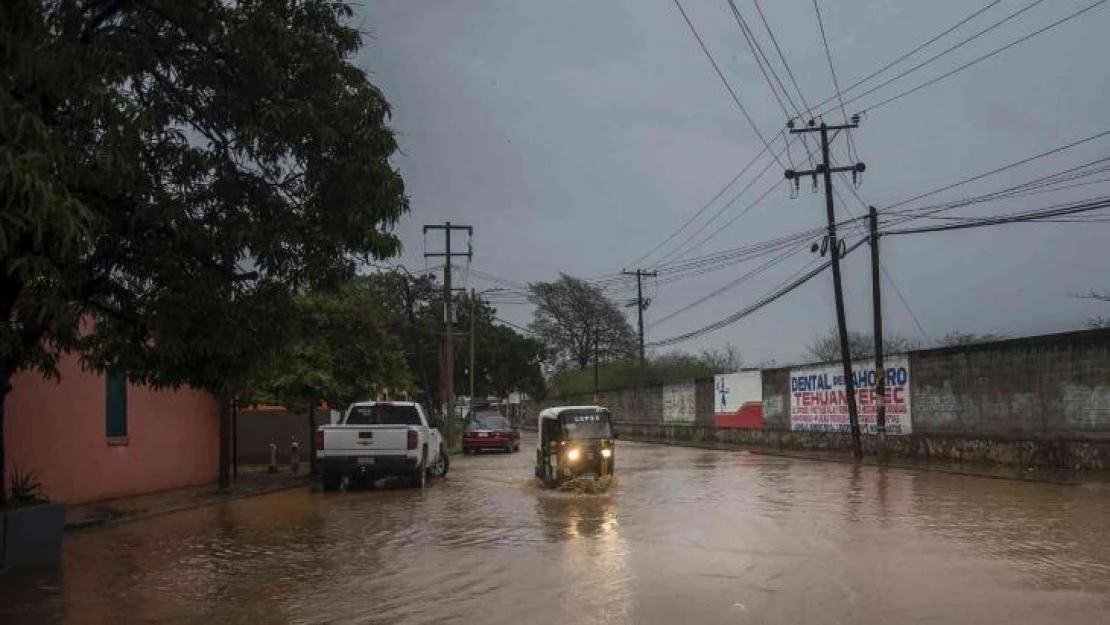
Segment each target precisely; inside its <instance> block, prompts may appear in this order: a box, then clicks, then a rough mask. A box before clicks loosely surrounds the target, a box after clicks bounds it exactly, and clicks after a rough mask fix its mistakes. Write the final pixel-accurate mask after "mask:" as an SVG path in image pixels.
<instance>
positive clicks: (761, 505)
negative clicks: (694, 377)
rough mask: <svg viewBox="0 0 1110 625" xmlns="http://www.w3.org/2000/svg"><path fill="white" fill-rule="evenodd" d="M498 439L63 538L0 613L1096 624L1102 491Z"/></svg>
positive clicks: (1102, 559)
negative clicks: (435, 470) (407, 469)
mask: <svg viewBox="0 0 1110 625" xmlns="http://www.w3.org/2000/svg"><path fill="white" fill-rule="evenodd" d="M532 444H533V442H532V440H531V439H528V438H527V437H526V439H525V441H524V446H523V448H522V451H521V452H520V453H519V454H515V455H512V456H508V455H500V454H490V455H483V456H479V457H469V456H468V457H455V458H454V465H453V467H452V470H451V474H450V476H449V477H448V478H447V479H446V480H435V481H431V482H429V485H428V487H427V488H426V489H425V490H424V491H418V490H405V489H398V490H378V491H373V492H351V493H329V494H326V495H325V494H322V493H319V492H313V491H311V490H309V489H298V490H293V491H286V492H282V493H277V494H273V495H267V496H262V497H256V498H252V499H245V500H240V501H234V502H229V503H226V504H222V505H219V506H213V507H208V508H202V509H197V510H193V511H189V512H182V513H177V514H172V515H167V516H162V517H156V518H152V519H148V520H145V521H137V522H133V523H127V524H121V525H118V526H114V527H105V528H100V529H93V530H86V531H82V532H77V533H73V534H70V535H69V536H67V538H66V546H65V555H64V562H63V564H62V566H61V567H60V568H59V569H58V570H57V571H53V572H45V573H40V574H36V575H24V576H7V577H5V578H0V622H3V623H5V624H14V623H71V622H74V623H77V622H80V623H83V622H94V623H95V622H118V623H136V622H168V623H282V622H294V623H307V622H365V623H446V622H459V623H478V622H488V623H520V622H537V623H561V624H567V623H803V622H805V623H853V624H861V623H875V624H879V623H883V624H888V623H1006V624H1008V625H1010V624H1016V623H1038V624H1041V623H1096V622H1107V614H1110V535H1108V534H1107V530H1106V528H1107V521H1108V520H1110V489H1108V488H1107V487H1105V486H1079V487H1069V486H1054V485H1045V484H1030V483H1019V482H1011V481H1004V480H995V479H985V478H976V477H966V476H956V475H948V474H940V473H929V472H912V471H904V470H898V469H885V470H883V469H876V468H874V467H853V466H852V465H849V464H841V463H822V462H813V461H806V460H794V459H787V458H779V457H771V456H760V455H753V454H748V453H739V452H728V451H707V450H699V449H688V448H678V447H664V446H651V445H643V444H635V443H630V442H621V443H620V445H619V450H618V459H617V475H618V482H617V484H616V486H615V487H614V488H613V489H612V490H611V491H610V492H609V493H608V494H606V495H574V494H566V493H555V492H550V491H544V490H542V489H540V488H537V487H536V486H535V485H534V484H533V481H532V480H531V471H532V469H531V463H532V461H533V455H532V449H533V448H532V447H531V446H530V445H532Z"/></svg>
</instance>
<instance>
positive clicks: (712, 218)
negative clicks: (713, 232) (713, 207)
mask: <svg viewBox="0 0 1110 625" xmlns="http://www.w3.org/2000/svg"><path fill="white" fill-rule="evenodd" d="M795 140H796V139H795V138H791V140H790V142H788V144H787V146H789V145H790V143H792V142H793V141H795ZM787 149H788V148H787ZM783 152H784V153H785V152H786V149H783ZM775 162H780V163H781V161H779V159H778V156H777V155H776V156H775ZM775 162H768V163H767V165H766V166H765V167H764V168H763V169H761V170H760V171H759V173H757V174H756V175H755V177H754V178H752V179H751V180H750V181H749V182H748V183H747V184H746V185H744V188H742V189H740V191H739V192H738V193H736V194H735V195H733V196H732V199H730V200H729V201H728V202H726V203H725V204H724V205H722V206H721V207H720V208H718V209H717V211H716V212H715V213H713V215H712V216H710V217H709V219H708V220H706V221H705V222H704V223H702V225H701V226H700V227H699V228H698V229H697V230H695V231H693V232H691V233H690V235H689V236H687V237H686V238H685V239H683V240H682V242H681V243H679V244H678V245H677V246H675V247H674V248H672V249H671V251H670V252H668V253H667V254H664V255H663V256H662V257H661V258H660V259H659V260H658V261H657V262H656V265H653V267H655V266H657V265H658V264H661V263H666V262H667V261H669V260H671V259H673V258H675V256H676V255H678V254H679V252H680V251H682V249H683V248H684V247H685V246H686V245H687V244H689V243H690V242H691V241H693V240H694V239H695V238H696V237H697V236H698V235H700V234H701V233H703V232H705V229H706V228H708V227H709V226H710V225H712V224H713V222H714V221H716V220H717V219H719V218H720V217H721V215H723V214H724V212H725V211H726V210H728V209H729V208H730V207H731V206H732V205H733V204H735V203H736V202H737V201H738V200H739V199H740V198H741V197H743V195H744V194H745V193H747V192H748V191H749V190H751V188H752V187H753V186H755V184H756V183H757V182H759V180H760V179H761V178H762V177H763V176H764V175H766V174H767V172H768V171H769V170H770V169H771V168H772V167H773V166H774V165H775ZM704 242H705V241H704V240H703V241H702V242H700V243H698V244H696V245H694V246H693V247H691V248H689V249H687V250H685V251H684V252H682V255H681V256H678V258H679V259H681V258H683V257H685V256H687V255H689V254H690V253H691V252H692V251H694V250H695V249H697V248H698V247H700V246H701V245H703V244H704Z"/></svg>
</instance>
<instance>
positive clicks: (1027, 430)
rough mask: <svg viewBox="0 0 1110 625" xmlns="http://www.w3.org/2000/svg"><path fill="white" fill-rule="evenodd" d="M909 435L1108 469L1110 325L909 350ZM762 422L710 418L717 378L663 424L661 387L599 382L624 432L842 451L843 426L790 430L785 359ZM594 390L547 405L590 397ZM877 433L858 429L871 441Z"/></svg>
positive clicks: (1005, 460)
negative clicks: (680, 420) (690, 415)
mask: <svg viewBox="0 0 1110 625" xmlns="http://www.w3.org/2000/svg"><path fill="white" fill-rule="evenodd" d="M909 361H910V403H911V411H912V416H911V418H912V423H913V434H912V435H907V436H892V437H890V438H889V439H888V440H889V443H888V449H889V451H890V452H891V453H892V454H893V455H905V456H911V457H915V458H922V459H937V460H945V461H953V460H954V461H984V462H994V463H1001V464H1015V465H1033V466H1051V467H1066V468H1072V469H1076V468H1082V469H1095V470H1108V469H1110V329H1108V330H1086V331H1081V332H1070V333H1064V334H1053V335H1044V336H1035V337H1027V338H1020V339H1011V340H1006V341H998V342H993V343H983V344H978V345H966V346H958V347H947V348H940V349H930V350H922V351H917V352H911V353H910V354H909ZM762 385H763V419H764V423H765V426H764V428H763V429H740V428H714V427H713V406H714V401H713V399H714V398H713V393H714V389H713V379H712V378H704V379H699V380H696V381H695V409H696V415H695V421H694V423H693V424H691V425H676V424H667V425H664V424H663V398H662V387H661V386H647V387H643V388H640V389H624V390H613V391H605V392H602V393H601V394H600V397H599V403H601V404H602V405H604V406H608V407H609V409H610V410H612V412H613V416H614V421H615V422H616V423H618V424H620V425H622V426H623V427H622V430H621V431H622V432H625V433H627V434H628V435H630V436H642V437H646V438H659V439H663V440H715V441H718V442H727V443H739V444H751V445H761V446H770V447H777V448H791V449H814V450H847V449H848V448H849V440H850V439H849V437H848V436H847V435H846V434H838V433H823V432H792V431H791V430H790V398H791V395H790V368H778V369H764V370H763V371H762ZM593 401H594V399H593V397H592V395H591V396H580V397H572V398H562V399H553V400H549V401H547V402H545V404H544V407H546V406H557V405H568V404H576V403H578V404H591V403H593ZM873 444H874V440H873V437H871V436H866V435H865V436H864V446H865V448H867V449H871V448H872V446H873Z"/></svg>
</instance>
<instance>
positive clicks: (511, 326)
mask: <svg viewBox="0 0 1110 625" xmlns="http://www.w3.org/2000/svg"><path fill="white" fill-rule="evenodd" d="M493 319H494V320H495V321H498V322H500V323H503V324H505V325H507V326H509V327H510V328H513V329H515V330H520V331H521V332H524V333H525V334H530V335H535V332H533V331H532V330H529V329H528V328H524V327H521V326H518V325H517V324H515V323H513V322H511V321H505V320H504V319H502V318H501V317H494V318H493Z"/></svg>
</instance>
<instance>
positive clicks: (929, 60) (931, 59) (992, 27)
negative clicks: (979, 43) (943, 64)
mask: <svg viewBox="0 0 1110 625" xmlns="http://www.w3.org/2000/svg"><path fill="white" fill-rule="evenodd" d="M1044 1H1045V0H1033V2H1031V3H1029V4H1027V5H1025V6H1024V7H1022V8H1020V9H1018V10H1017V11H1014V12H1013V13H1011V14H1009V15H1007V16H1006V17H1004V18H1002V19H1001V20H998V21H997V22H995V23H993V24H991V25H990V26H988V27H986V28H984V29H982V30H980V31H979V32H977V33H975V34H974V35H971V36H970V37H967V38H965V39H963V40H962V41H960V42H958V43H955V44H952V45H951V46H949V47H947V48H945V49H944V50H941V51H940V52H938V53H936V54H934V55H933V56H931V57H929V58H927V59H925V60H924V61H921V62H920V63H918V64H917V65H914V66H913V67H911V68H909V69H907V70H905V71H903V72H902V73H900V74H898V75H896V76H894V77H892V78H888V79H886V80H884V81H883V82H881V83H879V84H878V85H875V86H874V87H872V88H870V89H868V90H867V91H864V92H863V93H860V94H857V95H854V96H852V97H851V98H850V99H849V100H848V101H847V104H851V103H853V102H856V101H857V100H859V99H860V98H864V97H866V96H868V95H870V94H872V93H874V92H876V91H878V90H879V89H882V88H883V87H885V86H887V85H889V84H890V83H892V82H894V81H896V80H899V79H901V78H904V77H905V76H908V75H910V74H912V73H913V72H916V71H917V70H919V69H921V68H923V67H925V66H926V65H929V64H930V63H933V62H935V61H937V60H938V59H940V58H941V57H943V56H945V55H947V54H948V53H950V52H954V51H956V50H958V49H960V48H962V47H964V46H965V45H967V44H969V43H971V42H972V41H974V40H976V39H978V38H979V37H981V36H983V35H985V34H987V33H989V32H991V31H993V30H995V29H996V28H999V27H1000V26H1002V25H1003V24H1005V23H1006V22H1009V21H1010V20H1012V19H1014V18H1016V17H1018V16H1020V15H1022V14H1023V13H1025V12H1026V11H1029V10H1031V9H1033V8H1034V7H1036V6H1037V5H1039V4H1041V3H1043V2H1044ZM830 99H831V98H830ZM843 105H844V102H841V106H843ZM871 108H874V107H871ZM828 110H832V109H828Z"/></svg>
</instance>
